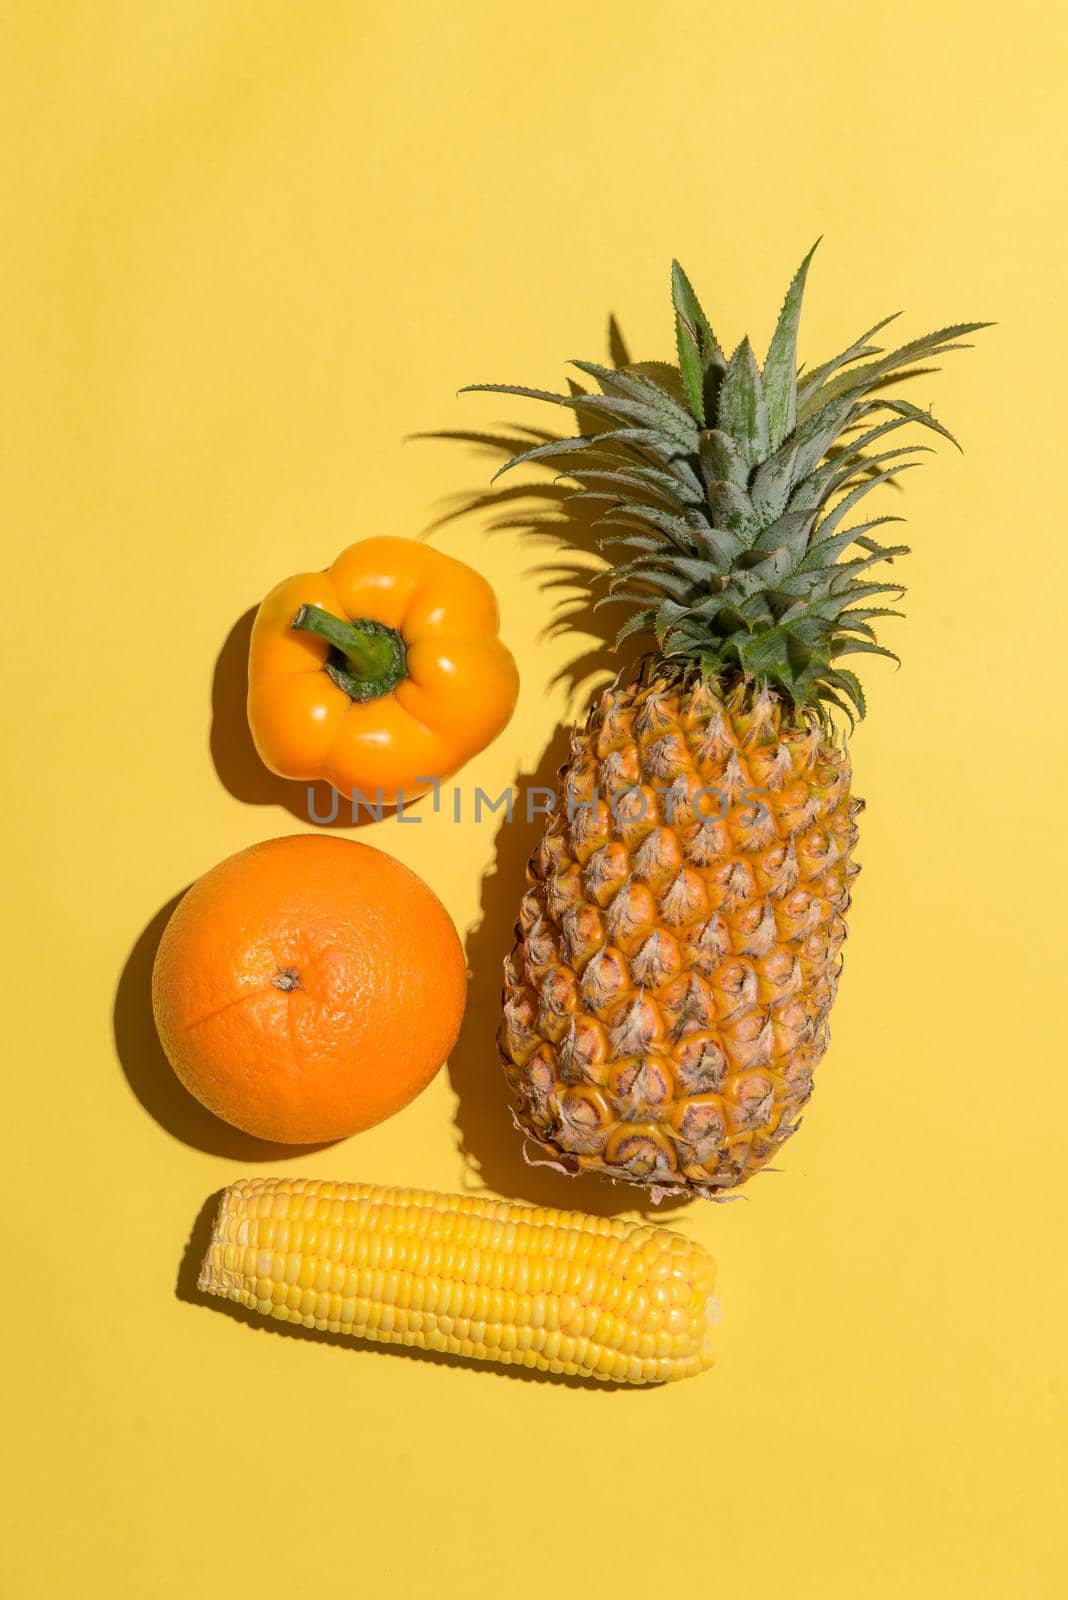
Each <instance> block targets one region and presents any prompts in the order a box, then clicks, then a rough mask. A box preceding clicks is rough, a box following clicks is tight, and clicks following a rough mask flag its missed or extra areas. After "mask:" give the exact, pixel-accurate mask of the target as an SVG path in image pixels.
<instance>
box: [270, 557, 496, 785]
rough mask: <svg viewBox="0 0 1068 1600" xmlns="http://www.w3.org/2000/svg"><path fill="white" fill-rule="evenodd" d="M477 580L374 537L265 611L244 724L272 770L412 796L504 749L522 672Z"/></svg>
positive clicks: (452, 563) (488, 593)
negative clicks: (493, 744)
mask: <svg viewBox="0 0 1068 1600" xmlns="http://www.w3.org/2000/svg"><path fill="white" fill-rule="evenodd" d="M498 621H499V619H498V613H497V601H496V598H495V596H494V593H493V590H492V589H491V588H490V586H489V584H488V583H487V582H486V580H485V578H483V577H482V576H481V575H480V574H479V573H477V572H475V571H474V570H473V569H472V568H471V567H468V566H465V565H464V563H463V562H462V561H456V560H454V559H453V558H452V557H451V556H446V555H443V554H442V553H441V551H440V550H434V549H432V548H431V547H430V546H429V545H426V544H422V543H420V542H418V541H417V540H414V539H393V538H378V539H365V540H363V541H362V542H361V543H359V544H354V545H350V546H349V548H348V549H347V550H344V551H342V553H341V555H339V556H338V558H337V560H336V561H335V562H334V564H333V566H332V567H329V568H328V569H327V571H326V572H303V573H300V574H299V575H298V576H297V577H294V578H287V579H286V581H285V582H284V583H280V584H279V585H278V586H277V588H275V589H272V590H271V592H270V594H269V595H268V596H267V598H266V599H265V600H264V602H263V604H262V605H261V606H260V608H259V611H258V612H257V614H256V620H255V622H254V623H253V626H252V643H251V648H250V651H249V675H248V676H249V684H248V720H249V726H250V727H251V729H252V737H253V740H254V741H255V745H256V749H257V750H258V751H259V753H260V756H261V757H262V759H263V761H264V762H265V763H266V765H267V766H268V767H270V769H271V771H272V772H277V773H279V774H280V775H281V776H282V777H284V778H301V779H304V780H306V781H314V780H316V779H325V780H326V782H328V783H331V784H333V786H334V788H335V789H337V790H338V792H339V793H340V794H343V795H346V796H348V797H350V798H351V797H352V796H353V795H354V794H356V796H357V798H359V797H360V796H363V797H365V798H366V799H367V800H368V802H372V803H373V802H374V801H375V800H376V798H378V797H381V798H382V799H383V800H384V802H385V804H386V805H397V804H398V803H403V802H404V801H405V800H411V799H414V798H415V797H416V796H417V795H420V794H423V793H425V792H426V791H427V790H428V789H429V788H431V787H432V786H433V780H435V779H442V778H448V777H451V776H452V774H453V773H454V772H456V771H457V770H458V768H460V767H461V766H463V764H464V762H465V761H467V760H469V759H470V757H471V756H473V755H475V754H476V753H477V752H478V751H479V750H481V749H483V748H484V747H485V746H486V745H487V744H489V742H490V740H491V739H494V738H496V736H497V734H499V733H500V731H501V729H502V728H503V727H504V725H505V723H506V722H507V721H508V719H509V717H510V716H511V715H512V712H513V710H514V709H515V702H516V696H517V694H518V691H519V675H518V673H517V671H516V665H515V662H514V661H513V659H512V656H511V655H510V653H509V651H508V650H507V649H506V648H505V646H504V645H503V644H502V643H501V641H500V639H499V638H498V637H497V628H498Z"/></svg>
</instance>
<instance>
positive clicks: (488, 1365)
mask: <svg viewBox="0 0 1068 1600" xmlns="http://www.w3.org/2000/svg"><path fill="white" fill-rule="evenodd" d="M561 1183H562V1184H563V1185H564V1187H565V1188H566V1180H564V1179H561ZM224 1193H225V1190H223V1189H217V1190H216V1191H215V1193H214V1194H211V1195H209V1196H208V1198H207V1200H205V1202H204V1204H203V1205H202V1206H201V1208H200V1211H199V1212H198V1213H197V1218H196V1221H195V1222H194V1223H193V1228H192V1232H191V1233H190V1235H189V1239H188V1242H187V1243H186V1247H185V1251H184V1252H183V1255H182V1259H181V1262H180V1263H179V1266H178V1276H177V1281H176V1283H175V1290H174V1293H175V1298H176V1299H177V1300H181V1301H183V1302H185V1303H186V1304H189V1305H195V1306H197V1307H199V1308H200V1309H201V1310H204V1309H205V1308H206V1309H207V1310H208V1311H217V1312H221V1313H222V1315H223V1316H225V1317H229V1318H230V1320H231V1321H233V1322H240V1323H242V1324H243V1325H244V1326H245V1327H246V1328H251V1329H252V1330H253V1331H254V1332H257V1333H266V1334H275V1335H281V1336H282V1338H285V1339H302V1340H306V1341H308V1342H309V1343H312V1344H325V1345H334V1346H336V1347H338V1348H344V1349H346V1350H348V1351H350V1352H351V1353H352V1354H353V1355H354V1356H359V1357H361V1358H363V1359H365V1360H369V1359H371V1358H372V1357H377V1358H378V1359H379V1360H387V1361H388V1360H394V1359H403V1360H407V1361H417V1362H420V1363H422V1364H424V1365H426V1366H432V1367H442V1368H448V1367H464V1368H467V1370H468V1371H470V1372H477V1373H478V1374H479V1375H480V1377H481V1378H482V1379H483V1380H485V1379H486V1378H487V1377H493V1378H503V1379H505V1380H506V1381H509V1382H512V1383H534V1384H541V1383H545V1384H550V1385H552V1386H553V1387H555V1388H560V1387H561V1386H564V1387H570V1388H572V1389H590V1390H593V1391H594V1392H596V1393H598V1394H620V1393H628V1394H646V1393H655V1392H656V1391H657V1390H658V1389H660V1388H662V1387H663V1385H661V1384H656V1383H651V1384H642V1385H637V1384H628V1383H623V1382H615V1381H613V1380H611V1379H598V1378H585V1377H578V1376H569V1375H568V1374H566V1373H553V1372H539V1371H537V1369H534V1368H530V1367H521V1366H516V1365H513V1366H497V1365H495V1364H494V1363H492V1362H488V1361H476V1360H474V1359H473V1358H472V1357H469V1356H461V1355H452V1354H444V1353H443V1352H440V1351H436V1350H419V1349H417V1348H415V1347H414V1346H409V1345H395V1344H377V1343H375V1342H374V1341H373V1340H369V1339H353V1338H352V1337H351V1336H349V1335H347V1334H343V1333H329V1332H325V1331H324V1332H320V1331H319V1329H318V1328H304V1327H302V1326H301V1325H300V1324H299V1323H293V1322H282V1321H279V1320H276V1319H274V1318H272V1317H264V1316H261V1315H260V1314H259V1312H256V1311H251V1310H249V1309H248V1308H247V1307H246V1306H242V1305H238V1304H236V1303H235V1302H234V1301H232V1300H224V1299H220V1298H219V1297H218V1296H215V1295H210V1294H207V1293H205V1292H204V1291H203V1290H202V1289H200V1288H199V1287H198V1279H199V1277H200V1270H201V1266H202V1264H203V1261H204V1257H205V1256H206V1254H207V1252H208V1246H209V1244H210V1243H211V1235H212V1228H213V1227H214V1223H215V1217H216V1214H217V1212H218V1210H219V1205H220V1202H221V1201H222V1197H223V1195H224Z"/></svg>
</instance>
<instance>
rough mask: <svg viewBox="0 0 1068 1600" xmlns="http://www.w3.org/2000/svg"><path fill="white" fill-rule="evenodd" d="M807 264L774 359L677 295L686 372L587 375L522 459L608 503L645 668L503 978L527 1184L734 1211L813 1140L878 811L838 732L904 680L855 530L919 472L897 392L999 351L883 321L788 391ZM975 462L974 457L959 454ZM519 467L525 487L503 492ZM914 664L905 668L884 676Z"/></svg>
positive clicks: (593, 730)
mask: <svg viewBox="0 0 1068 1600" xmlns="http://www.w3.org/2000/svg"><path fill="white" fill-rule="evenodd" d="M811 258H812V252H811V251H810V252H809V254H808V256H807V257H806V258H805V260H804V261H803V262H802V264H801V266H800V268H799V269H798V272H797V274H796V276H795V277H794V279H793V282H792V283H791V285H790V288H789V291H788V293H787V295H786V300H785V303H784V305H783V308H782V312H781V314H780V317H779V320H778V323H777V326H776V328H775V332H774V335H773V337H772V340H771V345H770V347H769V349H768V353H767V358H766V360H765V362H764V365H763V367H762V368H761V367H759V366H758V364H757V362H756V359H755V357H754V353H753V349H752V347H751V345H750V343H749V341H748V339H743V341H742V342H741V344H740V345H739V346H738V348H737V349H736V350H735V352H734V354H733V355H732V356H731V357H730V359H729V360H728V359H727V357H726V356H725V354H724V352H723V350H722V349H721V347H720V345H719V343H718V341H717V339H716V336H715V334H714V333H713V331H712V326H711V324H710V323H709V321H708V318H707V317H706V316H705V314H704V312H703V310H702V309H701V306H700V304H699V303H698V300H697V297H696V295H695V294H694V291H693V289H692V287H691V285H690V283H689V280H688V279H687V277H686V275H685V274H684V273H683V271H682V269H681V268H680V267H679V266H678V264H677V263H676V264H675V265H674V268H673V276H672V290H673V293H672V299H673V303H674V310H675V329H676V343H677V356H678V359H677V364H674V365H668V364H665V363H640V364H634V365H626V366H623V367H621V368H618V369H615V368H605V367H602V366H598V365H596V364H594V363H591V362H582V361H580V362H575V363H574V365H575V366H576V367H577V368H578V369H579V370H580V371H581V372H582V373H583V374H584V375H585V376H586V377H587V378H589V379H592V380H594V382H595V383H596V384H597V386H598V388H597V390H596V391H594V390H583V389H581V388H579V387H578V386H577V385H574V386H572V392H571V393H570V394H566V395H557V394H547V393H545V392H543V391H540V390H532V389H525V388H520V387H516V386H514V385H500V384H479V385H474V386H473V387H475V388H478V389H481V390H487V391H490V392H494V393H506V394H515V395H521V396H526V397H529V398H535V399H540V400H547V401H550V402H552V403H553V404H556V405H561V406H565V407H568V408H570V409H572V410H573V411H574V412H575V415H576V417H577V419H578V422H579V429H580V431H579V432H578V433H577V435H576V436H574V437H571V438H567V439H553V440H551V441H549V442H547V443H542V444H538V445H536V446H535V447H533V448H531V449H527V450H524V451H523V452H521V453H520V454H519V455H517V456H515V457H513V459H512V460H511V461H510V462H509V463H508V467H514V466H517V465H519V464H520V463H523V462H540V461H550V460H553V459H554V458H555V460H556V465H558V466H559V465H563V466H564V467H565V468H566V470H565V471H564V473H563V474H562V476H564V477H566V478H569V479H571V480H572V482H573V483H574V484H575V485H576V486H577V494H578V496H579V498H580V499H586V500H589V501H591V502H596V504H597V509H598V510H599V516H598V517H597V519H596V522H595V524H594V525H595V526H596V525H597V524H599V525H600V527H601V528H602V529H603V530H604V533H605V535H606V537H605V539H604V541H603V543H604V544H606V545H612V546H615V547H617V548H619V549H621V550H622V551H623V553H624V558H623V559H622V560H621V561H620V562H619V563H618V564H617V565H614V566H611V567H609V568H607V570H606V571H605V573H604V574H602V576H604V577H605V578H606V580H607V591H608V592H607V595H606V597H605V599H604V600H603V601H602V603H608V602H609V601H616V602H622V603H625V604H627V605H628V606H630V607H631V608H632V614H631V615H630V616H629V618H628V620H627V621H626V622H625V623H624V626H623V627H622V628H621V630H620V632H619V635H618V638H617V644H620V643H622V641H623V640H624V639H625V638H627V637H628V636H630V635H632V634H635V633H645V634H648V635H650V636H651V639H652V641H654V642H655V648H652V649H650V651H649V653H648V654H647V655H645V656H644V657H643V658H642V659H641V661H640V662H639V663H638V665H637V667H635V668H632V669H631V670H630V671H626V670H624V671H623V672H621V673H620V674H619V676H617V678H616V680H615V682H614V683H613V684H612V685H611V686H610V687H608V688H607V689H605V690H604V692H603V693H601V694H600V696H599V698H598V699H597V700H596V702H595V703H594V704H593V705H592V706H591V708H590V711H589V715H588V717H587V720H586V725H585V727H584V728H583V729H581V730H580V731H576V732H575V733H574V734H573V737H572V741H571V756H570V759H569V761H568V762H567V763H566V765H565V766H564V767H563V768H562V769H561V772H560V792H559V796H558V803H557V807H556V809H555V810H554V812H553V814H552V815H551V817H550V818H549V819H548V822H547V825H546V828H545V832H544V835H543V837H542V840H541V843H540V845H539V847H538V849H537V851H536V853H535V855H534V857H533V859H532V861H531V863H530V867H529V870H528V887H527V892H526V894H525V896H524V898H523V902H522V906H521V909H520V914H519V921H518V925H517V929H516V944H515V948H514V950H513V951H512V954H511V955H510V956H509V958H508V961H507V963H506V966H505V985H504V1015H503V1023H502V1027H501V1032H500V1052H501V1057H502V1061H503V1065H504V1070H505V1073H506V1075H507V1078H508V1081H509V1084H510V1085H511V1088H512V1091H513V1093H514V1095H515V1097H516V1102H517V1109H516V1121H517V1125H518V1127H519V1129H520V1130H521V1132H522V1133H523V1135H524V1136H525V1138H526V1139H527V1140H528V1141H529V1142H530V1144H531V1145H532V1146H533V1147H534V1159H536V1160H541V1161H546V1162H550V1163H552V1164H555V1165H557V1166H559V1167H560V1168H562V1169H563V1170H564V1171H566V1172H568V1173H578V1172H598V1173H601V1174H603V1175H605V1176H606V1177H609V1178H613V1179H617V1180H621V1181H625V1182H628V1183H632V1184H639V1185H642V1186H645V1187H647V1188H649V1189H651V1191H652V1195H653V1198H654V1199H660V1198H663V1197H664V1196H667V1195H675V1194H685V1193H691V1194H701V1195H706V1196H709V1197H717V1196H721V1195H722V1194H723V1193H724V1191H726V1190H729V1189H732V1188H734V1187H736V1186H737V1185H738V1184H741V1183H744V1182H745V1180H746V1179H747V1178H749V1177H750V1176H751V1175H752V1174H753V1173H754V1172H756V1171H758V1170H759V1169H760V1168H761V1167H763V1166H764V1165H765V1164H766V1163H767V1162H768V1161H769V1160H770V1159H771V1158H772V1157H773V1156H774V1155H775V1152H776V1151H777V1150H778V1148H779V1147H780V1145H782V1144H783V1142H784V1141H785V1140H786V1139H788V1138H789V1137H790V1135H791V1134H792V1133H793V1132H794V1131H795V1130H796V1128H797V1126H798V1123H799V1118H800V1112H801V1110H802V1107H803V1106H804V1105H805V1103H806V1101H807V1100H808V1098H809V1095H810V1094H811V1092H812V1075H813V1072H814V1070H815V1068H816V1066H817V1064H818V1062H819V1061H820V1060H821V1058H822V1057H823V1055H824V1053H825V1051H826V1049H827V1042H828V1015H829V1013H830V1009H831V1005H832V1002H833V1000H834V996H835V990H836V987H837V983H838V977H839V973H840V971H841V965H842V956H841V951H842V944H843V941H844V939H845V936H846V914H847V912H848V909H849V903H850V889H851V885H852V882H853V879H854V878H855V876H856V873H857V870H858V868H857V865H856V862H855V860H854V858H853V852H854V847H855V844H856V839H857V816H858V814H859V813H860V811H861V808H862V802H861V801H860V800H859V799H857V798H856V797H855V796H854V795H853V792H852V787H851V777H850V764H849V755H848V751H847V744H846V736H845V726H846V724H848V726H849V727H850V728H852V727H853V726H854V723H855V720H856V719H857V718H858V717H863V715H864V709H865V706H864V695H863V691H862V688H861V685H860V682H859V680H858V678H857V676H856V674H855V673H854V672H853V671H852V670H851V669H850V668H849V667H848V666H847V665H846V664H845V658H846V657H848V656H852V655H857V654H862V653H863V654H868V655H882V656H889V655H891V654H892V653H891V652H890V651H889V650H887V649H886V648H885V647H884V646H883V645H881V644H880V643H879V642H878V640H877V638H876V633H875V624H876V623H877V622H878V621H880V620H881V619H882V618H884V617H888V616H897V615H900V613H899V612H897V611H895V610H893V609H889V608H887V607H886V606H885V605H883V604H881V603H879V602H881V601H882V600H883V599H884V598H885V597H887V596H891V595H892V596H895V597H896V596H899V595H900V594H901V593H902V592H903V591H902V590H901V586H900V585H899V584H897V583H894V582H891V581H889V580H888V579H887V578H886V577H885V575H883V574H882V573H880V571H879V570H878V569H879V568H880V566H881V565H882V564H883V563H889V562H892V561H894V560H895V559H896V558H897V557H899V556H902V555H904V554H906V553H907V547H906V546H904V545H887V544H883V543H880V541H879V539H878V538H877V537H876V536H875V530H876V529H877V528H880V527H881V526H882V525H883V524H885V523H888V522H891V521H895V520H899V519H896V518H893V517H890V516H879V517H875V518H873V519H871V520H867V521H860V522H856V521H853V520H851V517H852V514H853V513H854V510H855V508H856V507H857V506H859V504H860V502H861V501H862V500H864V499H865V498H866V496H867V495H868V494H869V493H870V492H871V491H872V490H873V489H876V488H877V487H878V486H879V485H880V484H885V483H888V482H890V481H891V480H893V479H896V478H897V476H898V475H899V474H900V473H901V472H902V471H903V470H904V469H905V468H906V467H908V466H911V465H915V464H916V462H915V459H914V457H915V454H916V452H917V451H919V450H921V449H924V448H925V447H924V446H922V445H919V444H916V443H906V444H904V445H901V444H899V443H898V441H897V440H892V439H891V435H893V434H894V433H896V432H897V431H898V430H899V429H901V428H904V427H907V426H909V425H912V424H921V425H923V426H924V427H926V428H928V429H933V430H934V431H935V432H937V433H939V434H942V435H944V436H945V437H946V438H950V439H952V435H950V434H948V433H947V431H946V429H945V428H944V427H943V426H942V425H941V424H940V423H939V422H937V421H935V419H934V418H933V417H932V416H931V415H930V414H929V413H927V412H925V411H922V410H920V409H919V408H918V407H917V406H915V405H913V404H911V403H910V402H908V401H907V400H904V399H901V398H900V397H898V396H896V395H894V394H888V392H887V391H888V389H892V388H893V386H894V385H895V383H896V382H897V381H898V380H900V379H902V378H905V377H908V376H912V375H914V374H915V372H916V371H917V370H918V366H917V364H918V363H922V362H927V361H929V360H930V359H931V358H934V357H938V356H940V355H942V354H944V353H945V352H946V351H948V350H952V349H956V348H959V347H960V346H959V340H960V339H961V337H962V336H964V335H967V334H968V333H970V332H973V331H974V330H975V329H977V328H980V327H983V326H986V324H983V323H963V324H960V325H958V326H956V327H951V328H945V329H943V330H941V331H940V332H938V333H933V334H929V335H927V336H926V337H923V338H919V339H914V340H912V341H911V342H910V343H907V344H904V345H902V346H900V347H899V348H897V349H894V350H891V351H889V352H887V351H885V350H884V349H883V348H881V347H880V346H879V345H877V344H873V343H872V340H873V339H874V338H875V337H876V335H878V334H879V333H880V331H881V330H882V329H883V328H884V327H886V325H887V324H888V323H889V322H890V321H891V320H893V319H892V318H886V319H884V321H882V322H879V323H877V324H876V326H875V327H873V328H871V329H869V330H868V331H867V332H866V333H864V334H862V335H861V337H860V338H859V339H858V340H857V341H856V342H855V343H854V344H851V345H850V346H849V347H848V349H846V350H845V351H843V352H842V354H841V355H838V356H835V357H834V358H833V359H832V360H830V361H826V362H824V363H823V364H822V365H820V366H818V367H814V368H812V369H811V370H810V371H808V372H804V371H802V372H801V373H799V372H798V368H797V356H796V349H797V328H798V321H799V316H800V310H801V300H802V294H803V291H804V286H805V278H806V274H807V272H808V267H809V263H810V261H811ZM953 442H954V443H955V441H953ZM502 470H507V469H502ZM892 659H894V660H896V659H897V658H896V657H892Z"/></svg>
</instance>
